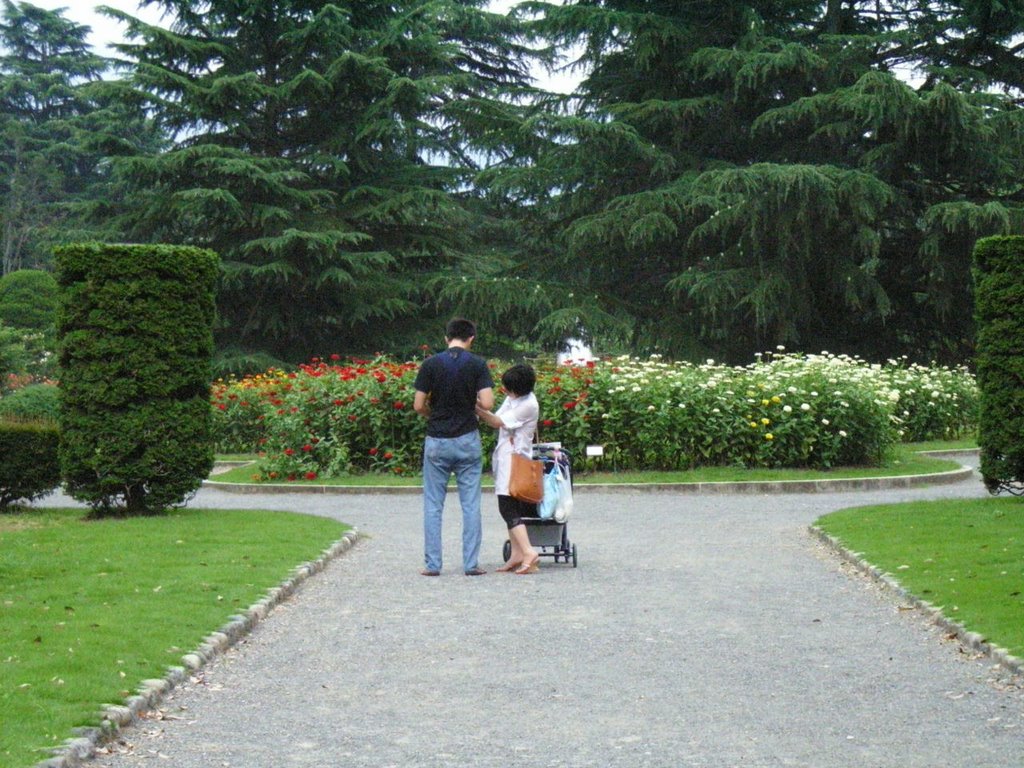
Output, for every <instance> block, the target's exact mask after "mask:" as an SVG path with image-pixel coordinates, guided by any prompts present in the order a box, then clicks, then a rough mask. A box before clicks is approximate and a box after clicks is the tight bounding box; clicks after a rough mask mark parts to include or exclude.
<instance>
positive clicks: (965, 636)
mask: <svg viewBox="0 0 1024 768" xmlns="http://www.w3.org/2000/svg"><path fill="white" fill-rule="evenodd" d="M808 530H809V531H810V532H811V534H812V535H814V536H815V537H817V538H818V539H819V540H820V541H821V542H822V543H823V544H825V545H826V546H827V547H829V548H830V549H831V550H832V551H834V552H835V553H836V554H837V555H838V556H839V557H840V558H842V559H843V560H845V561H846V562H848V563H850V564H851V565H852V566H854V567H855V568H857V570H859V571H860V572H861V573H864V574H865V575H867V576H868V577H870V578H871V579H872V580H873V581H875V582H876V583H878V584H881V585H882V586H883V587H885V588H886V589H888V590H889V591H890V592H892V593H894V594H895V595H897V596H898V597H899V598H900V599H901V600H905V601H906V602H908V603H910V605H912V606H913V607H914V608H916V609H917V610H919V611H921V612H922V613H924V614H925V615H926V616H928V617H929V618H930V619H931V621H932V622H933V623H934V624H936V625H937V626H939V627H941V628H942V629H944V630H946V631H947V632H949V633H950V634H953V635H955V636H956V638H957V639H958V640H959V641H960V642H961V643H963V644H964V645H965V646H967V647H968V648H970V649H972V650H974V651H977V652H978V653H982V654H984V655H985V656H987V657H988V658H990V659H992V661H994V662H996V663H997V664H999V665H1000V666H1002V667H1003V668H1004V669H1007V670H1009V671H1010V672H1012V673H1014V674H1024V659H1021V658H1018V657H1016V656H1014V655H1013V654H1011V653H1010V652H1009V651H1007V650H1006V649H1005V648H1002V647H1000V646H998V645H993V644H992V643H990V642H988V641H987V640H986V639H985V638H984V637H983V636H982V635H980V634H979V633H977V632H971V631H969V630H967V629H966V628H965V627H964V626H963V625H962V624H959V623H957V622H955V621H953V620H952V619H950V618H949V617H948V616H946V615H945V614H944V613H943V612H942V607H941V606H935V605H932V604H931V603H929V602H928V601H927V600H922V599H921V598H919V597H917V596H916V595H914V594H912V593H911V592H909V591H907V590H906V589H905V588H904V587H903V585H902V584H900V583H899V581H898V580H897V579H896V578H895V577H894V576H893V575H892V574H891V573H887V572H886V571H883V570H882V569H881V568H879V567H877V566H875V565H873V564H872V563H870V562H868V561H867V560H865V559H864V558H863V557H861V556H860V553H859V552H854V551H852V550H850V549H848V548H847V547H845V546H844V545H843V544H842V542H840V541H839V540H838V539H837V538H835V537H834V536H831V535H829V534H828V533H826V532H825V531H824V530H822V529H821V528H820V527H819V526H817V525H812V526H810V527H809V528H808Z"/></svg>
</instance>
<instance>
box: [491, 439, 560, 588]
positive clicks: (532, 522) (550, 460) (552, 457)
mask: <svg viewBox="0 0 1024 768" xmlns="http://www.w3.org/2000/svg"><path fill="white" fill-rule="evenodd" d="M533 458H534V459H538V460H541V461H543V462H544V475H545V478H547V476H548V475H550V474H551V473H552V472H558V471H562V472H564V473H565V474H566V476H567V477H568V478H569V487H570V488H571V487H572V455H571V454H570V453H569V452H568V451H567V450H565V449H564V448H562V447H561V444H560V443H539V444H537V445H535V446H533ZM545 485H546V484H545ZM539 509H540V507H539V506H538V510H539ZM522 520H523V524H524V525H525V526H526V534H527V535H528V536H529V537H530V544H532V545H533V546H534V547H535V548H536V549H537V552H538V553H539V554H540V556H541V557H550V558H553V559H554V561H555V562H556V563H558V562H563V563H568V562H569V560H570V558H571V559H572V567H573V568H575V567H576V566H577V562H576V545H575V544H573V543H572V542H570V541H569V522H568V519H567V518H565V519H563V520H562V521H558V520H556V519H555V518H554V517H550V518H542V517H524V518H522ZM501 554H502V558H503V559H504V561H505V562H506V563H507V562H508V559H509V558H510V557H511V556H512V542H510V541H506V542H505V545H504V547H503V548H502V552H501Z"/></svg>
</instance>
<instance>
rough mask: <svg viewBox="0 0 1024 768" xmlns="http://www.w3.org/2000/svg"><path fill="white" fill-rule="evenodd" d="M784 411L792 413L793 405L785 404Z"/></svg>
mask: <svg viewBox="0 0 1024 768" xmlns="http://www.w3.org/2000/svg"><path fill="white" fill-rule="evenodd" d="M782 412H783V413H792V412H793V407H792V406H789V405H784V406H782Z"/></svg>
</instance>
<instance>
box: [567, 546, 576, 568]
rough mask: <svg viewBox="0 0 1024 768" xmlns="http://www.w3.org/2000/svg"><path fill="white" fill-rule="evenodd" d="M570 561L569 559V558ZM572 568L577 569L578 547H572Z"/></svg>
mask: <svg viewBox="0 0 1024 768" xmlns="http://www.w3.org/2000/svg"><path fill="white" fill-rule="evenodd" d="M567 559H568V558H567ZM572 567H573V568H575V567H576V545H575V544H573V545H572Z"/></svg>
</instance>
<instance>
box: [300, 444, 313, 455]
mask: <svg viewBox="0 0 1024 768" xmlns="http://www.w3.org/2000/svg"><path fill="white" fill-rule="evenodd" d="M302 450H304V451H305V452H306V453H309V452H310V451H312V450H313V446H312V445H310V444H309V443H306V444H305V445H304V446H302Z"/></svg>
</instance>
